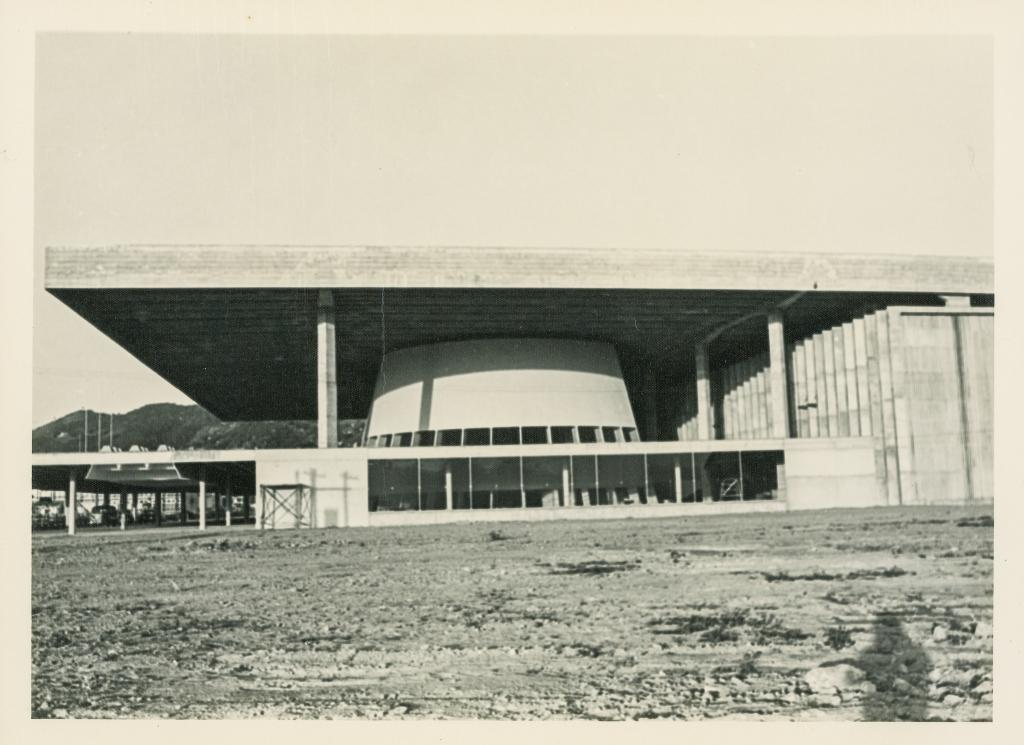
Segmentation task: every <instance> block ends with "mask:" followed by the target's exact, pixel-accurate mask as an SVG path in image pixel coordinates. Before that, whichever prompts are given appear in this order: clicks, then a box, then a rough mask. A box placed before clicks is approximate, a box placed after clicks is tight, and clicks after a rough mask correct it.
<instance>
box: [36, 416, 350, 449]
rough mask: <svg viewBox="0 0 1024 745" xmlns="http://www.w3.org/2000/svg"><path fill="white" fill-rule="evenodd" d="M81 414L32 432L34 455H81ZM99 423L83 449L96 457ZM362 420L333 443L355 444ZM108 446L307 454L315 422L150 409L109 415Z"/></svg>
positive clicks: (92, 424) (92, 422)
mask: <svg viewBox="0 0 1024 745" xmlns="http://www.w3.org/2000/svg"><path fill="white" fill-rule="evenodd" d="M84 420H85V414H84V413H83V412H82V411H75V412H72V413H70V414H67V415H65V416H62V417H60V418H59V419H55V420H54V421H52V422H49V423H47V424H43V425H41V426H39V427H36V428H35V429H34V430H32V452H33V453H73V452H78V451H80V450H81V449H82V435H83V430H84V427H83V425H84ZM97 424H98V419H97V416H96V412H95V411H91V410H90V411H88V426H89V429H88V433H87V436H88V443H89V446H88V449H89V450H90V451H95V450H96V449H97V448H96V434H97ZM363 424H364V422H363V420H362V419H346V420H342V421H341V422H339V423H338V440H339V443H340V444H341V445H342V446H343V447H350V446H352V445H353V444H355V443H356V442H358V441H359V439H360V437H361V436H362V431H363ZM109 427H110V417H109V415H107V414H104V415H103V422H102V431H101V439H102V444H103V445H107V444H109V443H110V430H109ZM113 444H114V446H115V447H118V448H120V449H121V450H128V449H129V448H130V447H131V446H132V445H138V446H140V447H145V448H149V449H150V450H156V449H157V448H158V447H159V446H160V445H167V446H168V447H172V448H174V449H175V450H187V449H188V448H196V449H200V448H201V449H207V450H230V449H235V448H240V449H248V448H262V449H266V448H306V447H315V445H316V422H310V421H280V422H221V421H220V420H219V419H217V418H216V417H215V416H213V414H211V413H210V412H208V411H206V410H205V409H203V408H202V407H201V406H195V405H191V406H189V405H181V404H149V405H148V406H143V407H141V408H138V409H135V410H134V411H129V412H127V413H125V414H115V415H114V438H113Z"/></svg>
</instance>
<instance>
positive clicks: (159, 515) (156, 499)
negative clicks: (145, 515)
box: [153, 491, 164, 527]
mask: <svg viewBox="0 0 1024 745" xmlns="http://www.w3.org/2000/svg"><path fill="white" fill-rule="evenodd" d="M163 519H164V493H163V492H162V491H158V492H154V494H153V523H154V524H155V525H156V526H157V527H160V523H161V522H163Z"/></svg>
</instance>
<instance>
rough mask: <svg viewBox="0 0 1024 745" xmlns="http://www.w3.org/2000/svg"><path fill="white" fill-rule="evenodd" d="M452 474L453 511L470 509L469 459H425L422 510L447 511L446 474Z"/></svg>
mask: <svg viewBox="0 0 1024 745" xmlns="http://www.w3.org/2000/svg"><path fill="white" fill-rule="evenodd" d="M446 470H448V471H450V473H451V483H452V509H455V510H464V509H467V508H468V507H469V460H468V459H467V458H424V459H423V460H421V461H420V505H421V507H420V509H424V510H443V509H447V504H448V501H447V500H448V498H447V494H446V491H445V472H446Z"/></svg>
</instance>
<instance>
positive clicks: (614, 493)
mask: <svg viewBox="0 0 1024 745" xmlns="http://www.w3.org/2000/svg"><path fill="white" fill-rule="evenodd" d="M597 480H598V487H599V488H598V491H599V493H600V504H637V503H641V504H646V502H647V487H646V483H645V478H644V456H643V455H599V456H597Z"/></svg>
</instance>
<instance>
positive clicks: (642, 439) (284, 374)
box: [33, 246, 995, 527]
mask: <svg viewBox="0 0 1024 745" xmlns="http://www.w3.org/2000/svg"><path fill="white" fill-rule="evenodd" d="M46 286H47V288H48V290H49V291H50V292H51V293H53V294H54V295H55V296H56V297H58V298H59V299H61V300H62V301H63V302H65V303H66V304H67V305H68V306H70V307H71V308H72V309H74V310H75V311H76V312H78V313H79V314H81V315H82V316H83V317H84V318H86V320H88V321H89V322H91V323H93V324H94V325H95V326H97V327H98V328H99V329H100V330H101V331H103V332H104V333H106V334H108V335H109V336H110V337H111V338H113V339H114V340H115V341H117V342H118V343H120V344H121V345H122V346H124V347H125V348H126V349H127V350H128V351H129V352H131V353H132V354H133V355H135V356H136V357H137V358H139V359H140V360H141V361H143V362H144V363H145V364H147V365H148V366H149V367H151V368H152V369H154V370H155V371H156V372H157V373H159V374H160V375H162V376H163V377H165V378H166V379H167V380H168V381H170V382H171V383H172V384H174V385H176V386H177V387H178V388H180V389H181V390H182V391H184V392H185V393H186V394H187V395H189V396H190V397H191V398H193V399H194V400H195V401H197V402H198V403H200V404H201V405H203V406H204V407H205V408H207V409H208V410H209V411H211V412H212V413H213V414H215V415H217V416H218V417H220V418H222V419H225V420H242V419H302V418H308V419H312V418H314V417H315V418H316V419H317V422H318V443H317V444H318V447H317V448H316V449H305V450H263V451H244V452H243V451H232V452H231V453H219V454H209V453H202V452H191V451H190V452H177V453H146V454H124V453H106V454H100V453H88V454H75V455H67V454H62V455H59V456H58V455H37V456H35V460H34V462H33V478H34V482H35V483H37V484H39V485H42V484H44V483H45V484H49V485H50V486H51V487H52V485H54V484H58V483H64V484H67V490H68V493H69V495H71V494H72V493H73V492H74V491H75V489H76V488H77V489H81V488H82V487H83V485H86V486H88V487H89V488H94V489H96V488H107V489H109V488H112V487H113V486H116V485H114V484H113V483H111V484H105V485H104V484H93V483H90V484H85V482H86V481H87V480H88V479H87V477H88V470H87V468H88V467H89V466H96V465H98V464H99V465H103V464H105V465H115V464H117V463H118V462H120V461H125V460H126V459H127V460H131V458H128V456H129V455H131V456H132V458H134V459H136V460H139V462H140V463H141V462H142V460H144V459H147V458H148V459H149V461H152V462H154V463H159V462H165V463H168V464H175V465H176V466H177V467H178V468H179V470H180V472H181V474H182V476H183V478H186V479H190V480H192V481H194V482H195V483H196V484H197V487H198V488H199V489H200V493H203V491H204V490H205V489H206V488H207V486H208V484H212V485H213V486H212V488H213V489H215V490H217V491H218V493H219V492H220V491H223V488H222V485H220V484H217V483H216V478H217V477H216V475H215V474H216V473H217V472H218V468H219V466H218V464H223V463H224V462H225V459H226V458H227V459H231V460H230V462H231V463H233V464H235V465H234V468H235V473H236V476H235V488H236V489H238V488H242V489H248V490H250V491H251V492H252V494H253V496H254V497H255V512H256V516H255V519H256V523H257V525H260V526H262V527H282V526H295V525H299V526H320V527H326V526H356V525H392V524H408V523H434V522H450V521H462V520H502V519H514V520H535V519H559V518H563V517H574V518H577V517H579V518H582V517H615V516H623V515H625V514H630V515H637V516H648V515H649V516H656V515H679V514H696V513H701V512H723V511H743V510H787V509H808V508H821V507H852V506H873V505H913V504H936V503H960V502H964V501H991V500H992V499H993V498H994V487H993V480H992V470H993V462H992V459H993V454H992V441H993V408H994V398H993V356H994V354H993V344H994V342H993V339H994V335H993V334H994V318H995V316H994V313H995V311H994V295H993V286H994V282H993V266H992V264H991V262H989V261H986V260H981V259H954V258H939V257H905V256H841V257H824V256H820V255H815V256H807V255H795V254H794V255H784V254H783V255H769V254H763V253H762V254H697V253H692V252H673V251H605V250H587V249H559V250H540V249H498V248H485V247H477V248H471V247H470V248H408V247H268V246H255V247H254V246H246V247H241V246H238V247H235V246H228V247H216V246H174V247H168V246H115V247H102V248H53V249H50V250H49V252H48V255H47V270H46ZM339 417H342V418H366V419H367V427H366V429H365V439H364V442H363V446H362V447H358V448H339V447H337V437H338V435H337V433H338V420H339ZM149 461H147V462H149ZM239 469H241V471H239ZM246 469H248V470H246ZM220 470H223V468H221V469H220ZM242 472H244V473H247V474H250V475H249V476H245V477H240V476H239V475H238V474H239V473H242ZM95 473H98V471H94V474H95ZM241 483H244V486H240V485H239V484H241ZM140 488H141V487H140ZM69 499H71V497H70V496H69ZM199 501H200V504H199V511H200V513H202V512H204V511H205V507H204V506H203V505H205V504H206V502H205V501H204V500H203V499H200V500H199ZM200 524H201V525H204V524H205V516H203V515H200ZM69 527H71V526H70V524H69Z"/></svg>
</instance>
